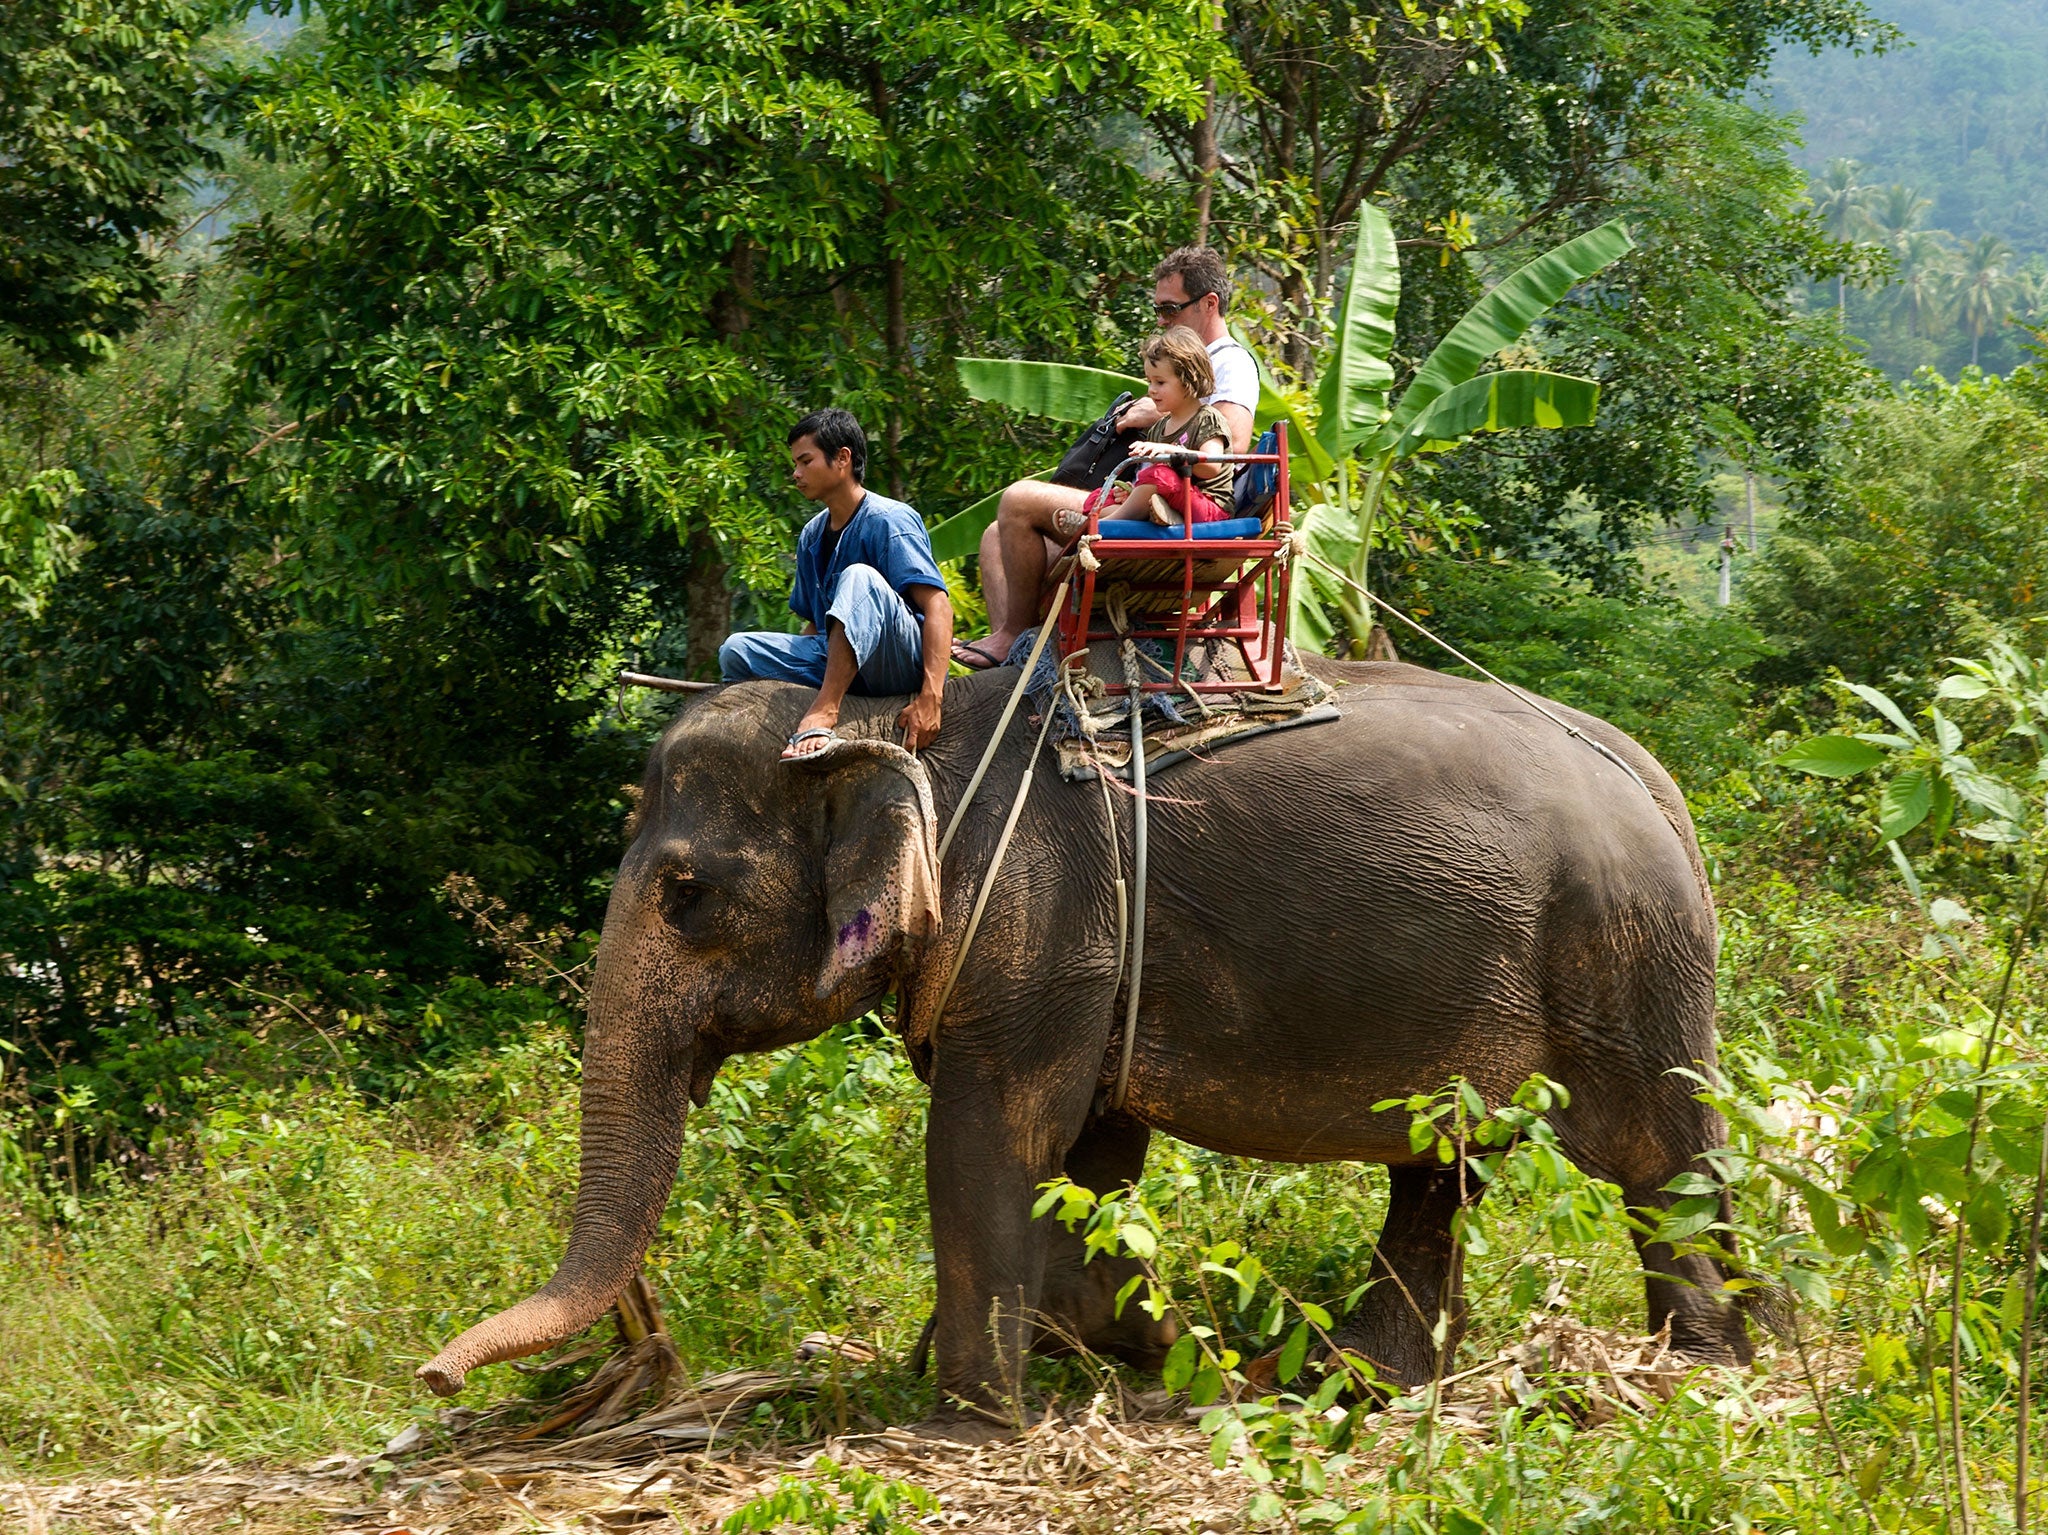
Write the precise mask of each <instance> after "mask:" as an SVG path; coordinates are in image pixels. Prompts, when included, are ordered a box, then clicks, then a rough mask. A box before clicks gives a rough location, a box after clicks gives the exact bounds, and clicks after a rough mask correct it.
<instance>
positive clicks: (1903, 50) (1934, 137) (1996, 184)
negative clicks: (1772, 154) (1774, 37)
mask: <svg viewBox="0 0 2048 1535" xmlns="http://www.w3.org/2000/svg"><path fill="white" fill-rule="evenodd" d="M1884 17H1885V19H1886V20H1887V21H1889V22H1891V23H1892V24H1893V25H1895V26H1896V27H1897V28H1898V29H1899V32H1900V34H1901V35H1902V36H1903V38H1904V39H1905V41H1906V42H1907V44H1909V46H1905V47H1896V48H1892V49H1889V50H1887V51H1885V52H1883V53H1874V54H1864V55H1860V56H1859V55H1852V54H1849V53H1829V54H1827V55H1825V56H1813V55H1809V54H1805V53H1800V52H1788V53H1785V54H1783V55H1781V56H1779V57H1778V58H1777V59H1775V60H1774V61H1773V62H1772V65H1771V77H1770V90H1771V96H1772V99H1773V101H1774V102H1775V103H1776V104H1777V105H1778V106H1779V107H1780V108H1781V109H1782V110H1785V111H1793V112H1798V113H1799V114H1800V115H1801V116H1802V117H1803V118H1804V119H1805V126H1804V128H1803V129H1802V131H1801V134H1800V137H1801V139H1802V140H1803V147H1802V150H1801V152H1800V157H1799V158H1800V161H1801V163H1802V164H1804V165H1805V166H1806V167H1807V168H1808V169H1810V170H1813V171H1816V172H1818V171H1820V170H1821V169H1823V168H1824V167H1825V166H1826V165H1827V163H1828V162H1829V161H1830V160H1842V159H1846V160H1856V161H1859V162H1861V163H1862V164H1863V165H1864V166H1865V167H1866V170H1867V174H1868V179H1869V180H1871V181H1873V182H1877V183H1889V182H1903V183H1905V184H1906V185H1908V186H1912V187H1917V188H1918V189H1919V190H1920V192H1921V194H1922V195H1923V196H1926V197H1929V198H1931V199H1932V200H1933V207H1932V208H1931V209H1930V210H1929V222H1931V223H1934V224H1938V225H1940V226H1942V227H1944V228H1948V229H1955V230H1961V231H1964V232H1966V233H1969V234H1973V235H1974V234H1979V233H1982V234H1995V235H1999V236H2002V237H2003V238H2004V239H2005V240H2007V241H2008V242H2010V243H2011V244H2012V245H2013V246H2014V247H2015V248H2016V249H2018V250H2020V251H2022V252H2025V253H2048V138H2044V137H2043V135H2044V134H2048V17H2044V16H2043V15H2042V14H2041V8H2040V7H2039V6H2037V5H2034V4H2032V3H2030V0H1897V3H1896V4H1892V5H1888V6H1886V7H1885V8H1884Z"/></svg>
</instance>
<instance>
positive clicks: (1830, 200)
mask: <svg viewBox="0 0 2048 1535" xmlns="http://www.w3.org/2000/svg"><path fill="white" fill-rule="evenodd" d="M1862 173H1863V167H1862V166H1860V165H1858V164H1857V163H1856V162H1855V161H1854V160H1830V161H1828V169H1827V174H1826V175H1824V176H1822V177H1821V178H1820V185H1819V186H1818V187H1816V188H1815V189H1814V193H1813V212H1814V216H1815V217H1816V218H1818V219H1819V220H1820V224H1821V228H1823V229H1825V230H1826V231H1827V232H1828V233H1829V234H1831V235H1833V236H1834V237H1835V238H1836V239H1837V240H1842V241H1849V240H1853V239H1855V238H1856V236H1857V235H1858V234H1859V233H1861V231H1862V229H1863V200H1864V197H1865V195H1866V194H1867V193H1868V191H1869V189H1868V188H1867V187H1865V186H1864V185H1863V182H1862V181H1861V180H1860V179H1859V178H1860V177H1861V176H1862ZM1843 286H1844V278H1843V274H1841V273H1840V272H1837V273H1836V274H1835V315H1836V317H1837V318H1839V317H1840V316H1841V314H1842V306H1843V297H1842V290H1843Z"/></svg>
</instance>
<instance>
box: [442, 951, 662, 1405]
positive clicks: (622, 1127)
mask: <svg viewBox="0 0 2048 1535" xmlns="http://www.w3.org/2000/svg"><path fill="white" fill-rule="evenodd" d="M613 915H614V916H616V915H617V913H616V912H614V913H613ZM613 926H614V924H613V922H611V921H607V923H606V928H607V932H606V938H607V940H609V939H610V938H611V936H612V933H611V929H612V928H613ZM603 947H608V948H613V949H614V954H613V955H610V956H608V955H606V954H604V953H602V952H600V954H599V957H598V974H597V976H596V978H595V984H594V985H593V987H592V989H591V1005H590V1020H589V1027H588V1029H587V1031H586V1033H585V1035H584V1046H583V1090H582V1104H583V1134H582V1164H581V1168H580V1170H579V1173H578V1183H577V1189H576V1214H575V1219H574V1224H573V1225H572V1227H571V1229H570V1233H569V1250H568V1252H567V1254H566V1255H564V1257H563V1259H562V1262H561V1266H560V1267H559V1268H557V1269H556V1270H555V1276H554V1278H552V1279H550V1280H549V1281H548V1282H547V1283H546V1284H545V1285H543V1286H541V1288H540V1289H538V1290H536V1291H535V1292H534V1293H533V1294H532V1295H529V1296H528V1297H527V1298H526V1299H525V1300H523V1301H521V1302H519V1304H518V1305H516V1306H513V1307H512V1308H510V1309H509V1310H506V1311H501V1312H499V1313H498V1314H497V1315H496V1316H494V1317H491V1318H489V1319H488V1320H486V1321H482V1322H479V1323H477V1325H476V1326H474V1327H472V1328H470V1329H469V1330H468V1331H467V1332H465V1333H463V1334H462V1336H461V1337H459V1338H457V1339H456V1340H455V1341H454V1342H453V1343H451V1344H449V1345H448V1346H447V1347H446V1348H444V1349H443V1350H441V1352H440V1353H439V1354H437V1355H435V1356H434V1357H433V1358H432V1359H431V1360H429V1361H428V1362H427V1363H426V1364H423V1365H421V1366H420V1368H419V1372H418V1374H419V1378H420V1379H421V1380H422V1381H424V1382H425V1383H426V1384H427V1385H428V1387H430V1388H431V1389H432V1390H433V1391H434V1393H435V1394H436V1395H439V1396H453V1395H454V1394H455V1393H456V1392H457V1391H459V1390H461V1389H462V1382H463V1377H464V1376H466V1375H467V1374H468V1373H469V1372H470V1371H471V1370H473V1369H475V1368H477V1367H478V1366H479V1365H486V1364H496V1363H498V1362H499V1361H501V1360H505V1359H517V1358H519V1357H521V1356H522V1355H525V1354H536V1353H539V1352H540V1351H541V1350H542V1349H545V1348H550V1347H552V1346H553V1345H555V1344H557V1343H560V1342H561V1341H563V1340H564V1339H566V1338H571V1337H574V1336H575V1335H576V1334H577V1333H579V1332H581V1331H583V1329H584V1328H586V1327H588V1326H590V1324H591V1323H593V1322H595V1321H596V1320H597V1319H598V1318H599V1317H601V1316H603V1315H604V1313H605V1311H606V1310H607V1309H608V1308H609V1307H610V1306H611V1304H612V1302H613V1301H614V1300H615V1299H617V1297H618V1295H619V1293H620V1291H622V1290H624V1289H625V1288H626V1286H627V1285H628V1284H630V1283H631V1282H632V1279H633V1276H634V1275H635V1274H636V1273H637V1272H639V1268H640V1260H641V1259H642V1257H644V1256H645V1255H646V1252H647V1247H648V1244H649V1243H651V1242H652V1241H653V1240H654V1234H655V1231H656V1229H657V1228H658V1226H659V1225H660V1222H661V1214H662V1211H663V1209H664V1208H665V1207H666V1206H667V1204H668V1196H669V1191H670V1189H671V1188H673V1187H674V1185H675V1175H676V1163H677V1160H678V1158H679V1157H680V1156H681V1155H682V1144H683V1120H684V1117H685V1116H686V1115H687V1113H688V1112H689V1083H690V1068H691V1060H692V1055H693V1050H692V1044H693V1041H694V1036H693V1034H692V1032H691V1031H690V1030H689V1028H688V1027H687V1026H684V1027H682V1028H679V1029H673V1030H671V1029H669V1028H666V1027H663V1026H662V1020H660V1018H659V1013H658V1011H656V1010H651V1009H647V1008H643V1007H637V1006H630V1005H629V1006H620V1005H619V1003H618V1001H617V1000H616V998H617V994H618V992H619V991H620V990H621V989H622V988H621V986H620V982H621V981H622V980H623V979H625V978H624V977H623V976H621V974H620V973H619V970H620V966H619V964H618V962H617V956H616V946H614V945H612V944H610V943H609V941H607V943H606V944H605V945H604V946H603ZM608 959H611V960H612V961H613V962H612V963H607V960H608Z"/></svg>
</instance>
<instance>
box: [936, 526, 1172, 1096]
mask: <svg viewBox="0 0 2048 1535" xmlns="http://www.w3.org/2000/svg"><path fill="white" fill-rule="evenodd" d="M1090 542H1091V540H1089V539H1086V538H1083V539H1082V540H1081V549H1080V562H1081V564H1082V565H1083V566H1085V567H1088V568H1091V569H1092V568H1094V562H1095V555H1094V551H1093V550H1091V549H1089V548H1088V547H1087V546H1088V544H1089V543H1090ZM1067 586H1068V582H1067V581H1061V582H1060V584H1059V586H1058V588H1057V589H1056V590H1055V591H1054V592H1053V599H1052V606H1051V608H1050V609H1049V610H1048V611H1049V615H1050V616H1048V617H1047V619H1046V621H1045V622H1044V623H1043V624H1041V625H1040V626H1039V629H1038V638H1037V639H1036V640H1034V641H1033V642H1032V645H1031V653H1030V655H1029V656H1027V657H1026V658H1025V661H1024V667H1023V670H1022V672H1021V673H1020V674H1019V675H1018V678H1017V685H1016V686H1015V687H1014V688H1012V689H1011V690H1010V696H1009V699H1008V700H1007V701H1006V702H1005V703H1004V704H1003V712H1002V714H1001V716H1000V717H999V718H998V719H997V720H996V728H995V730H994V731H993V732H992V733H991V734H990V736H989V742H988V746H987V747H986V748H985V749H984V750H983V751H982V754H981V760H980V761H979V762H978V763H976V764H975V767H974V773H973V775H972V776H971V777H970V778H969V779H968V780H967V787H966V789H965V790H964V791H963V792H962V793H961V795H960V802H959V803H958V804H957V805H955V806H954V807H953V814H952V816H951V817H950V818H949V819H948V820H947V822H946V831H945V835H944V836H942V837H941V838H940V839H939V857H938V861H939V863H940V865H941V866H943V865H944V863H945V859H946V852H947V849H949V848H950V847H952V845H953V835H954V833H955V832H957V831H958V830H959V829H960V823H961V822H962V820H964V819H965V817H966V815H967V807H968V806H969V805H970V804H971V803H973V800H974V796H975V793H976V792H977V791H978V790H979V789H980V788H981V782H982V780H983V779H984V778H986V777H987V776H988V770H989V766H990V764H991V763H993V762H994V761H995V756H996V752H997V751H998V750H999V749H1000V748H1001V746H1002V742H1003V736H1004V734H1005V733H1006V732H1007V731H1008V730H1009V728H1010V721H1011V720H1012V719H1013V718H1015V717H1016V713H1017V705H1018V704H1019V703H1020V702H1021V701H1022V700H1023V697H1024V694H1025V693H1026V691H1028V690H1029V688H1030V685H1031V679H1032V677H1033V675H1035V674H1036V672H1037V670H1038V658H1039V657H1040V656H1041V655H1043V654H1044V653H1045V646H1046V641H1047V640H1049V639H1050V638H1051V637H1052V632H1053V629H1054V628H1055V627H1056V625H1057V623H1058V618H1057V615H1058V613H1059V611H1060V605H1061V604H1062V603H1063V602H1064V601H1065V600H1066V595H1067ZM1117 606H1118V612H1117V613H1116V616H1115V622H1116V627H1117V631H1118V633H1119V634H1122V635H1123V636H1124V638H1123V642H1122V652H1123V668H1124V683H1125V685H1126V686H1127V687H1128V688H1129V689H1130V695H1131V700H1132V703H1131V785H1132V788H1133V790H1134V792H1135V795H1136V798H1137V810H1136V822H1135V827H1134V830H1133V832H1132V836H1131V845H1132V862H1133V869H1132V882H1133V883H1132V884H1131V885H1126V884H1125V883H1124V877H1123V847H1122V842H1121V839H1120V838H1119V837H1118V836H1117V823H1116V806H1115V803H1114V802H1113V801H1112V800H1111V799H1110V797H1109V776H1108V774H1107V772H1106V771H1104V770H1102V769H1101V768H1099V767H1098V769H1097V771H1096V775H1095V776H1096V779H1097V781H1098V782H1099V783H1100V784H1101V785H1102V815H1103V829H1104V835H1105V837H1106V839H1107V841H1108V843H1109V860H1110V870H1111V879H1112V881H1113V883H1114V887H1115V890H1116V978H1115V980H1114V981H1113V982H1112V983H1111V991H1112V994H1114V992H1115V990H1116V988H1117V987H1119V986H1121V985H1122V984H1123V975H1124V955H1125V953H1126V951H1127V950H1128V952H1129V954H1130V961H1131V993H1130V1000H1129V1002H1128V1004H1127V1005H1126V1007H1125V1009H1124V1031H1123V1042H1122V1048H1121V1050H1120V1051H1119V1054H1118V1060H1117V1071H1116V1086H1115V1088H1114V1089H1113V1090H1112V1092H1111V1094H1110V1107H1111V1108H1113V1109H1121V1108H1122V1107H1123V1105H1124V1098H1125V1096H1126V1094H1127V1093H1128V1092H1129V1090H1130V1077H1131V1050H1132V1047H1133V1045H1135V1044H1136V1042H1137V1029H1138V1000H1139V992H1140V988H1141V985H1142V983H1143V979H1144V974H1145V869H1146V860H1145V854H1146V845H1145V844H1146V829H1147V828H1146V814H1145V711H1144V698H1145V695H1144V689H1143V682H1144V673H1143V672H1142V671H1140V670H1139V652H1138V647H1137V644H1136V642H1135V641H1133V640H1132V639H1131V638H1130V637H1129V635H1128V634H1127V633H1126V632H1125V631H1126V630H1127V629H1128V627H1129V625H1128V623H1127V622H1126V621H1125V619H1124V615H1123V613H1122V612H1121V606H1122V605H1121V604H1120V603H1119V604H1118V605H1117ZM1072 659H1079V658H1072ZM1058 686H1059V690H1060V692H1061V694H1062V695H1064V697H1065V698H1066V700H1067V701H1068V703H1070V704H1071V705H1072V706H1073V709H1074V714H1075V717H1076V718H1077V719H1079V720H1080V721H1081V728H1082V730H1083V732H1084V733H1085V734H1087V735H1089V736H1090V737H1091V738H1092V737H1093V735H1094V715H1093V713H1092V711H1091V710H1089V709H1088V707H1087V706H1086V704H1085V702H1084V701H1083V700H1082V698H1081V697H1080V695H1079V694H1078V693H1077V692H1076V691H1075V683H1074V668H1073V667H1072V666H1071V665H1069V664H1062V665H1061V667H1060V668H1059V682H1058ZM1198 701H1199V700H1198ZM1055 712H1056V711H1055V709H1054V707H1053V706H1052V704H1050V703H1048V704H1047V706H1046V710H1045V718H1044V720H1043V721H1041V722H1040V724H1039V727H1038V739H1037V741H1035V742H1034V743H1033V744H1032V747H1031V755H1030V756H1029V757H1028V758H1027V759H1025V763H1024V773H1023V776H1022V777H1020V778H1019V779H1018V780H1017V794H1016V797H1015V798H1014V799H1012V800H1011V802H1010V813H1009V816H1008V817H1007V818H1006V819H1005V820H1004V822H1003V830H1002V835H1001V836H999V837H998V838H997V839H996V848H995V853H994V854H993V855H992V856H991V857H990V859H989V863H988V872H987V873H985V874H984V875H982V878H981V888H980V889H979V890H977V891H976V892H975V894H974V906H973V908H972V910H971V911H970V912H969V913H968V917H967V930H966V932H964V933H963V934H961V937H960V949H959V952H958V953H957V954H955V955H954V956H953V966H952V969H951V970H950V971H949V972H948V973H947V975H946V984H945V987H944V988H943V989H942V990H941V991H940V992H939V1001H938V1006H937V1007H935V1008H934V1009H933V1010H932V1028H933V1030H934V1032H935V1033H936V1032H937V1031H938V1030H939V1028H940V1021H941V1020H942V1019H943V1018H944V1017H945V1015H946V1004H947V1003H948V1002H950V1001H951V1000H952V999H953V988H954V986H956V985H957V984H958V983H959V980H960V972H961V971H962V970H963V969H964V968H965V967H966V965H967V956H968V954H969V952H971V951H972V949H973V948H974V938H975V934H976V933H978V932H979V931H980V930H981V919H982V914H983V913H984V912H985V911H987V909H988V899H989V896H990V894H991V893H992V892H993V891H994V890H995V884H996V877H997V876H998V875H999V874H1000V873H1001V872H1002V868H1003V860H1004V858H1005V857H1007V856H1008V854H1009V851H1010V839H1011V838H1012V837H1013V836H1014V835H1015V834H1016V831H1017V823H1018V821H1020V820H1022V819H1023V816H1024V805H1025V802H1026V801H1027V800H1028V799H1029V798H1030V797H1031V783H1032V779H1033V777H1034V776H1035V774H1036V771H1037V768H1038V759H1039V756H1040V754H1041V753H1043V752H1044V750H1045V742H1046V737H1047V736H1049V735H1050V734H1051V733H1052V721H1053V715H1054V713H1055Z"/></svg>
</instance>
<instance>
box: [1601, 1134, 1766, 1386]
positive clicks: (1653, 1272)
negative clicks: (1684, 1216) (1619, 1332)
mask: <svg viewBox="0 0 2048 1535" xmlns="http://www.w3.org/2000/svg"><path fill="white" fill-rule="evenodd" d="M1695 1165H1696V1164H1695ZM1683 1170H1684V1164H1682V1163H1681V1164H1679V1165H1678V1166H1677V1167H1674V1168H1673V1169H1672V1172H1671V1177H1676V1176H1677V1175H1678V1173H1679V1172H1680V1171H1683ZM1669 1181H1670V1178H1662V1179H1654V1180H1653V1179H1644V1180H1641V1181H1637V1180H1634V1179H1631V1180H1628V1181H1626V1182H1624V1183H1623V1184H1622V1190H1621V1192H1622V1198H1623V1199H1625V1200H1626V1201H1627V1202H1628V1204H1629V1206H1630V1207H1631V1208H1632V1209H1635V1210H1637V1211H1640V1212H1641V1213H1642V1216H1643V1218H1645V1219H1648V1220H1654V1219H1655V1218H1656V1217H1657V1216H1658V1215H1660V1214H1662V1212H1664V1211H1665V1210H1668V1209H1669V1208H1670V1207H1671V1206H1672V1205H1673V1204H1674V1203H1676V1202H1677V1199H1678V1197H1679V1196H1676V1195H1672V1194H1667V1193H1665V1192H1663V1188H1662V1185H1663V1184H1664V1183H1668V1182H1669ZM1732 1214H1733V1212H1732V1210H1731V1209H1730V1202H1729V1199H1728V1195H1727V1193H1726V1191H1725V1190H1724V1191H1723V1192H1722V1195H1721V1217H1720V1218H1721V1219H1722V1220H1723V1221H1727V1220H1728V1219H1729V1218H1730V1217H1731V1215H1732ZM1631 1234H1632V1235H1633V1237H1634V1239H1635V1244H1636V1253H1637V1255H1638V1257H1639V1258H1640V1259H1641V1261H1642V1265H1643V1288H1644V1290H1645V1292H1646V1294H1647V1299H1648V1301H1649V1313H1650V1331H1651V1332H1653V1333H1655V1332H1661V1331H1662V1330H1663V1329H1664V1327H1665V1326H1666V1325H1667V1324H1668V1325H1669V1326H1670V1328H1671V1347H1672V1349H1673V1350H1674V1351H1675V1352H1677V1353H1680V1354H1684V1355H1686V1356H1687V1357H1688V1358H1692V1359H1697V1360H1699V1361H1701V1362H1702V1363H1705V1364H1741V1365H1746V1364H1748V1363H1749V1362H1750V1359H1751V1358H1752V1357H1753V1355H1754V1350H1753V1349H1752V1348H1751V1347H1750V1342H1749V1332H1748V1330H1747V1328H1745V1327H1744V1325H1743V1314H1742V1308H1741V1306H1740V1305H1739V1304H1738V1303H1737V1301H1736V1299H1735V1298H1734V1297H1733V1296H1731V1295H1730V1294H1729V1293H1728V1292H1727V1291H1726V1290H1724V1289H1722V1283H1723V1282H1724V1281H1725V1280H1726V1279H1727V1278H1728V1270H1727V1267H1726V1266H1725V1265H1724V1264H1723V1263H1722V1262H1721V1261H1720V1260H1719V1259H1717V1258H1715V1257H1713V1256H1712V1255H1710V1254H1708V1253H1687V1254H1685V1255H1683V1256H1680V1255H1679V1254H1678V1253H1676V1252H1674V1251H1673V1250H1672V1247H1671V1244H1670V1243H1668V1242H1653V1241H1651V1240H1649V1239H1648V1238H1647V1237H1645V1236H1644V1235H1643V1233H1642V1232H1640V1231H1633V1232H1632V1233H1631Z"/></svg>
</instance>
